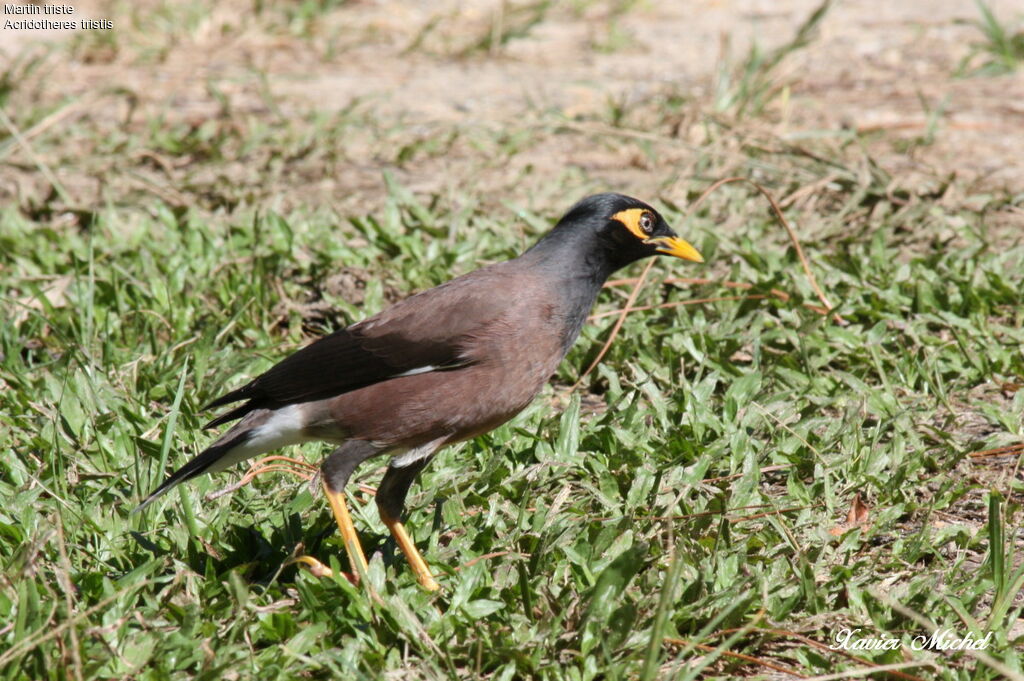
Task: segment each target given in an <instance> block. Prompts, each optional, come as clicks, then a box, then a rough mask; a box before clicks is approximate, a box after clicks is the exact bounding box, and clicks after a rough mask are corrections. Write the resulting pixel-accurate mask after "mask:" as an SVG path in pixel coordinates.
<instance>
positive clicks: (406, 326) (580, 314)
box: [139, 194, 703, 590]
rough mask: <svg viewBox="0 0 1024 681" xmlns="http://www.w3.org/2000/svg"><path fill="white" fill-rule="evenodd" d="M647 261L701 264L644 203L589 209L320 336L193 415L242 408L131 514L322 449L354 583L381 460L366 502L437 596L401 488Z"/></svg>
mask: <svg viewBox="0 0 1024 681" xmlns="http://www.w3.org/2000/svg"><path fill="white" fill-rule="evenodd" d="M657 254H666V255H672V256H675V257H677V258H683V259H685V260H694V261H696V262H702V261H703V259H702V258H701V256H700V254H699V253H698V252H697V250H696V249H694V247H693V246H691V245H690V244H689V243H687V242H686V241H684V240H683V239H681V238H679V237H678V236H676V235H675V233H673V231H672V230H671V229H670V228H669V226H668V225H667V224H666V223H665V220H664V219H663V218H662V217H661V215H659V214H658V211H656V210H654V209H653V208H651V207H650V206H648V205H647V204H646V203H643V202H642V201H638V200H637V199H633V198H630V197H628V196H623V195H621V194H597V195H595V196H589V197H587V198H585V199H583V200H582V201H580V202H579V203H577V204H576V205H575V206H573V207H572V208H571V209H569V212H568V213H566V214H565V216H564V217H563V218H562V219H561V220H560V221H559V222H558V224H557V225H555V227H554V229H552V230H551V231H550V232H548V233H547V234H546V235H545V236H544V237H543V238H541V239H540V241H538V242H537V243H536V244H534V246H533V247H532V248H530V249H529V250H528V251H526V252H525V253H523V254H522V255H521V256H519V257H518V258H515V259H514V260H509V261H507V262H501V263H497V264H494V265H489V266H487V267H483V268H481V269H479V270H476V271H475V272H470V273H469V274H465V275H463V276H461V277H458V278H456V279H453V280H451V281H449V282H447V283H445V284H442V285H441V286H438V287H436V288H433V289H430V290H429V291H424V292H422V293H418V294H416V295H414V296H412V297H410V298H407V299H405V300H403V301H402V302H400V303H398V304H396V305H394V306H393V307H391V308H389V309H387V310H384V311H383V312H381V313H380V314H377V315H375V316H373V317H370V318H369V319H365V320H363V321H361V322H359V323H357V324H353V325H352V326H350V327H348V328H347V329H343V330H341V331H336V332H334V333H332V334H330V335H328V336H325V337H324V338H321V339H319V340H317V341H315V342H314V343H311V344H310V345H308V346H306V347H305V348H303V349H301V350H299V351H298V352H296V353H295V354H293V355H291V356H289V357H287V358H285V359H284V360H283V361H282V362H280V363H279V364H277V365H275V366H274V367H272V368H271V369H269V370H268V371H267V372H266V373H264V374H262V375H260V376H259V377H257V378H255V379H253V380H252V381H250V382H249V383H247V384H246V385H244V386H242V387H241V388H238V389H237V390H233V391H231V392H229V393H228V394H226V395H224V396H223V397H220V398H218V399H216V400H214V401H213V402H211V403H210V404H209V405H207V407H206V408H212V407H220V406H223V405H227V404H231V403H233V402H241V403H242V404H241V405H240V406H236V407H234V408H233V409H231V410H230V411H228V412H227V413H225V414H222V415H220V416H218V417H217V418H215V419H213V420H212V421H210V423H208V424H207V427H213V426H219V425H222V424H224V423H228V422H230V421H234V420H236V419H241V420H240V421H238V423H236V424H235V425H234V426H232V428H231V429H230V430H228V431H227V432H226V433H224V434H223V435H221V436H220V437H219V438H217V440H216V441H215V442H214V443H213V444H212V445H210V446H209V447H208V448H207V449H206V450H204V451H203V452H202V453H201V454H199V455H198V456H196V457H195V458H194V459H192V460H191V461H189V462H188V463H187V464H185V465H184V466H182V467H181V468H180V469H179V470H177V471H176V472H175V473H174V474H173V475H171V476H170V477H169V478H167V480H166V481H165V482H164V483H163V484H162V485H160V487H158V488H157V490H156V491H155V492H153V493H152V494H151V495H150V496H149V497H148V498H146V500H145V501H143V502H142V504H141V505H140V506H139V509H141V508H144V507H145V506H147V505H148V504H150V503H152V501H153V500H154V499H156V498H157V497H158V496H160V495H161V494H163V493H164V492H166V491H167V490H169V489H170V488H171V487H173V486H174V485H176V484H178V483H179V482H182V481H184V480H189V479H190V478H194V477H196V476H197V475H199V474H201V473H212V472H215V471H219V470H222V469H224V468H227V467H228V466H230V465H232V464H235V463H238V462H240V461H244V460H246V459H249V458H251V457H254V456H258V455H260V454H263V453H265V452H269V451H271V450H274V449H278V448H280V447H284V446H286V445H293V444H297V443H300V442H308V441H310V440H324V441H327V442H330V443H333V444H335V445H338V448H337V449H335V450H334V451H333V452H332V453H331V454H330V455H329V456H328V457H327V458H326V459H325V460H324V461H323V463H322V464H321V466H320V470H321V473H322V483H323V488H324V492H325V493H326V495H327V500H328V501H329V502H330V505H331V509H332V510H333V512H334V517H335V520H336V521H337V523H338V528H339V530H340V531H341V535H342V538H343V539H344V542H345V548H346V550H347V552H348V558H349V562H350V564H351V565H352V569H353V571H354V572H355V574H356V575H358V574H359V569H360V568H363V569H365V566H366V558H365V556H364V555H363V551H362V548H361V546H360V544H359V538H358V536H357V535H356V531H355V528H354V527H353V525H352V520H351V518H350V516H349V514H348V509H347V508H346V505H345V496H344V490H345V484H346V483H347V482H348V479H349V476H350V475H351V474H352V472H353V471H354V470H355V469H356V467H357V466H359V464H361V463H362V462H363V461H366V460H367V459H370V458H373V457H375V456H380V455H383V454H387V455H388V456H390V457H391V461H390V463H389V465H388V468H387V472H386V473H385V474H384V478H383V480H382V481H381V483H380V486H379V487H378V488H377V494H376V501H377V508H378V511H379V512H380V517H381V520H383V521H384V524H385V525H386V526H387V527H388V529H389V530H390V531H391V534H392V535H393V536H394V537H395V540H396V541H397V542H398V545H399V546H400V547H401V549H402V551H403V552H404V553H405V556H406V558H407V559H408V561H409V564H410V566H411V567H412V570H413V572H415V574H416V577H417V579H418V580H419V582H420V584H421V585H423V586H424V587H425V588H427V589H430V590H434V589H437V588H438V585H437V582H435V581H434V578H433V577H432V576H431V574H430V570H429V568H428V567H427V564H426V562H425V561H424V560H423V558H422V556H420V554H419V551H417V550H416V546H415V545H414V544H413V542H412V540H411V539H410V537H409V535H408V533H407V532H406V530H405V528H404V527H403V526H402V522H401V517H402V511H403V509H404V507H405V497H406V493H407V492H408V491H409V485H410V484H411V483H412V481H413V480H414V479H415V478H416V476H417V475H418V474H419V472H420V471H421V470H423V468H424V467H425V466H426V465H427V464H428V463H429V462H430V459H431V458H433V456H434V454H435V453H436V452H437V450H438V449H440V448H441V447H443V446H444V445H447V444H451V443H453V442H460V441H462V440H467V439H469V438H472V437H475V436H477V435H481V434H483V433H486V432H488V431H489V430H491V429H493V428H496V427H498V426H499V425H501V424H502V423H505V422H506V421H508V420H509V419H511V418H512V417H513V416H515V415H516V414H518V413H519V412H520V411H522V410H523V409H524V408H525V407H526V406H527V405H528V404H529V403H530V401H531V400H532V399H533V398H534V397H535V396H536V395H537V393H538V392H539V391H540V390H541V388H542V387H543V386H544V384H545V383H546V382H547V381H548V379H549V378H550V377H551V375H552V374H553V373H554V372H555V370H556V369H557V367H558V363H559V362H560V361H561V360H562V358H563V357H564V356H565V354H566V352H567V351H568V350H569V348H570V347H571V346H572V344H573V342H574V341H575V340H576V337H577V336H578V335H579V333H580V328H581V327H582V326H583V322H584V320H585V319H586V317H587V313H588V312H589V311H590V308H591V306H592V305H593V304H594V300H595V299H596V298H597V295H598V293H599V292H600V290H601V286H602V285H603V284H604V282H605V281H606V280H607V279H608V276H609V275H611V274H612V273H613V272H615V271H616V270H618V269H620V268H621V267H624V266H626V265H628V264H630V263H632V262H634V261H636V260H640V259H641V258H646V257H648V256H652V255H657ZM306 561H307V562H310V563H312V562H314V559H310V558H308V557H307V558H306Z"/></svg>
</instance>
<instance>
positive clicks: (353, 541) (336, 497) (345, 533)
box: [295, 483, 367, 583]
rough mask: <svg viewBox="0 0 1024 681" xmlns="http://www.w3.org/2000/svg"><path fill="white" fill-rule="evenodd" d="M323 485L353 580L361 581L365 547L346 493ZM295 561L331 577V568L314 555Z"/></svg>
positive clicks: (317, 572) (318, 575)
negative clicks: (346, 501)
mask: <svg viewBox="0 0 1024 681" xmlns="http://www.w3.org/2000/svg"><path fill="white" fill-rule="evenodd" d="M323 487H324V494H325V495H326V496H327V502H328V503H329V504H330V505H331V511H333V512H334V520H335V521H336V522H337V523H338V531H339V532H341V540H342V541H343V542H344V543H345V553H347V554H348V562H349V565H351V566H352V577H353V581H354V582H356V583H359V577H360V575H361V574H363V573H365V572H366V567H367V566H366V554H364V553H363V547H362V545H361V544H360V543H359V535H357V534H356V528H355V525H353V524H352V516H350V515H349V514H348V506H347V505H346V504H345V493H344V492H335V491H333V490H331V489H330V488H329V487H327V484H326V483H324V485H323ZM295 562H296V563H302V564H303V565H306V566H307V567H309V569H310V571H311V572H312V573H313V574H314V575H316V576H317V577H330V576H331V574H332V573H331V568H329V567H327V566H326V565H324V564H323V563H321V562H320V561H319V560H317V559H316V558H313V557H312V556H299V557H298V558H295Z"/></svg>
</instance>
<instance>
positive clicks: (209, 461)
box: [132, 429, 252, 513]
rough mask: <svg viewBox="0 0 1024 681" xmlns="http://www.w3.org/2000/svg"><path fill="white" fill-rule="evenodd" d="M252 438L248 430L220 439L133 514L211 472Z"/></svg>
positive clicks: (175, 472)
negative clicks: (172, 490)
mask: <svg viewBox="0 0 1024 681" xmlns="http://www.w3.org/2000/svg"><path fill="white" fill-rule="evenodd" d="M226 435H228V436H230V435H231V432H230V431H229V432H228V433H227V434H226ZM251 437H252V430H251V429H246V430H244V431H243V432H240V433H238V434H236V435H235V436H234V437H222V438H220V439H219V440H217V441H216V442H214V443H213V444H212V445H210V446H209V447H207V448H206V449H204V450H203V451H202V453H200V454H199V455H198V456H196V457H195V458H194V459H192V460H191V461H189V462H188V463H187V464H185V465H184V466H182V467H181V468H179V469H178V470H176V471H174V473H172V474H171V477H169V478H167V479H166V480H164V481H163V484H161V485H160V486H159V487H157V488H156V489H155V490H153V493H152V494H150V495H149V496H148V497H146V498H145V500H143V502H142V503H141V504H139V505H138V506H136V507H135V508H133V509H132V513H138V512H139V511H141V510H143V509H144V508H146V507H147V506H149V505H150V504H152V503H153V502H154V501H156V499H157V498H158V497H160V496H161V495H163V494H164V493H165V492H167V491H169V490H170V489H171V488H172V487H174V486H175V485H177V484H178V483H179V482H185V481H186V480H191V479H192V478H194V477H197V476H199V475H202V474H203V473H205V472H206V471H207V470H209V469H210V467H211V466H213V465H214V464H216V463H217V462H218V461H220V459H221V458H222V457H224V456H225V455H226V454H228V452H230V451H231V450H232V449H234V448H235V447H237V446H239V445H242V444H245V443H246V442H247V441H248V440H249V439H250V438H251Z"/></svg>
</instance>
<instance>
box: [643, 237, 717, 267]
mask: <svg viewBox="0 0 1024 681" xmlns="http://www.w3.org/2000/svg"><path fill="white" fill-rule="evenodd" d="M644 243H645V244H652V245H654V246H657V247H658V253H664V254H666V255H671V256H674V257H676V258H682V259H683V260H692V261H694V262H704V258H703V257H702V256H701V254H700V253H698V252H697V249H696V248H694V247H693V246H691V245H690V243H689V242H688V241H686V240H685V239H680V238H679V237H677V236H659V237H655V238H653V239H647V240H646V241H644Z"/></svg>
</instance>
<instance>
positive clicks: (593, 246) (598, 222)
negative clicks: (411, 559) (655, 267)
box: [538, 194, 704, 274]
mask: <svg viewBox="0 0 1024 681" xmlns="http://www.w3.org/2000/svg"><path fill="white" fill-rule="evenodd" d="M544 242H553V243H551V244H550V245H555V244H562V245H564V246H566V247H569V248H572V249H573V250H575V251H577V252H580V253H581V254H583V255H585V256H586V258H587V259H588V260H591V261H600V264H605V265H606V266H607V268H608V269H607V272H606V274H610V273H611V272H614V271H615V270H617V269H619V268H621V267H624V266H626V265H628V264H629V263H631V262H634V261H636V260H640V259H642V258H647V257H650V256H652V255H671V256H674V257H676V258H682V259H684V260H693V261H694V262H704V258H702V257H701V255H700V253H698V252H697V249H696V248H694V247H693V246H691V245H690V244H689V243H688V242H687V241H686V240H684V239H682V238H680V237H679V236H678V235H676V233H675V232H673V231H672V229H671V228H670V227H669V226H668V223H667V222H665V219H664V218H663V217H662V216H661V214H660V213H658V211H656V210H655V209H654V208H652V207H651V206H649V205H647V204H646V203H644V202H643V201H640V200H638V199H634V198H631V197H629V196H624V195H622V194H595V195H593V196H588V197H587V198H585V199H583V200H581V201H579V202H578V203H577V204H576V205H575V206H573V207H572V208H570V209H569V212H568V213H566V214H565V216H564V217H563V218H562V219H561V220H559V222H558V224H557V225H555V228H554V229H553V230H552V231H551V232H550V233H549V234H548V235H547V236H546V237H545V238H544V239H543V240H542V241H541V243H539V244H538V246H540V245H541V244H543V243H544ZM594 264H595V265H596V264H599V263H598V262H595V263H594Z"/></svg>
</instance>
